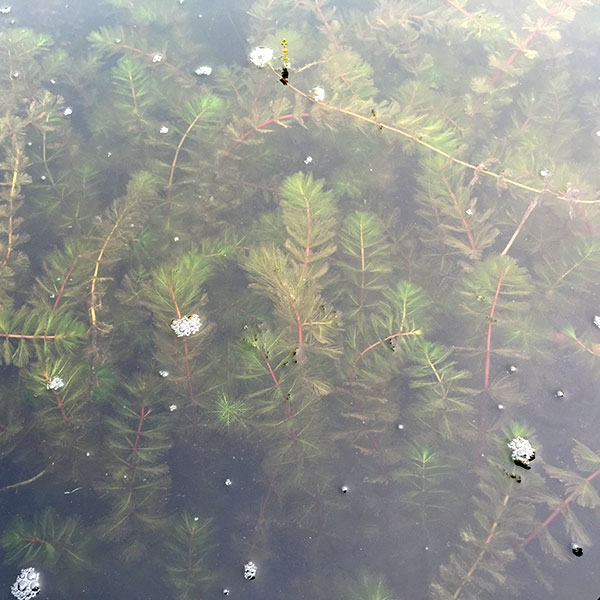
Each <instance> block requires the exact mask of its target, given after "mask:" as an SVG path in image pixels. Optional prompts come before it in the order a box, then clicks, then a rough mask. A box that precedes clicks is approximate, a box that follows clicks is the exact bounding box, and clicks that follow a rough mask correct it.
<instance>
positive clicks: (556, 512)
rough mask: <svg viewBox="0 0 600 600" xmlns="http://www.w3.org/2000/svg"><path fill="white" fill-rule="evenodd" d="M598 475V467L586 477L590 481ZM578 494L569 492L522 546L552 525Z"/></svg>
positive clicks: (599, 471)
mask: <svg viewBox="0 0 600 600" xmlns="http://www.w3.org/2000/svg"><path fill="white" fill-rule="evenodd" d="M598 475H600V469H598V470H597V471H594V472H593V473H592V474H591V475H590V476H589V477H586V478H585V480H586V481H587V482H588V483H589V482H590V481H593V480H594V479H595V478H596V477H597V476H598ZM576 495H577V492H576V491H575V492H573V493H571V494H569V496H567V497H566V498H565V499H564V500H563V503H562V504H561V505H560V506H559V507H558V508H557V509H556V510H554V511H553V512H552V513H551V514H550V516H549V517H548V518H547V519H546V520H545V521H544V522H543V523H540V524H539V525H538V526H537V527H536V528H535V529H534V530H533V531H532V532H531V533H530V534H529V535H528V536H527V538H525V541H524V542H523V543H522V544H521V548H524V547H525V546H527V544H529V542H531V541H532V540H534V539H535V538H536V537H537V536H538V535H539V534H540V533H541V532H542V531H543V530H544V529H546V527H548V525H550V523H552V521H554V519H556V517H557V516H558V515H559V514H560V513H561V511H562V510H563V509H564V508H565V507H566V506H568V505H569V504H570V503H571V502H572V501H573V500H574V499H575V496H576Z"/></svg>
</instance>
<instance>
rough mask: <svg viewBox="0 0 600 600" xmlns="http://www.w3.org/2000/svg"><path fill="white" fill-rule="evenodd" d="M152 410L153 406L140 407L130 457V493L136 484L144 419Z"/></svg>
mask: <svg viewBox="0 0 600 600" xmlns="http://www.w3.org/2000/svg"><path fill="white" fill-rule="evenodd" d="M151 412H152V409H151V408H148V409H146V407H145V406H144V405H143V404H142V406H141V407H140V418H139V420H138V426H137V430H136V432H135V440H134V442H133V446H132V447H131V456H130V458H129V464H128V467H129V470H130V471H131V475H130V476H129V494H130V495H131V494H132V493H133V484H134V475H135V470H136V467H137V463H136V458H137V452H138V448H139V446H140V440H141V439H142V429H143V427H144V421H145V419H146V417H147V416H148V415H149V414H150V413H151Z"/></svg>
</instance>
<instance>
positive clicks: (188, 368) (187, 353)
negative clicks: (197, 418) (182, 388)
mask: <svg viewBox="0 0 600 600" xmlns="http://www.w3.org/2000/svg"><path fill="white" fill-rule="evenodd" d="M169 292H171V298H172V300H173V306H174V307H175V314H176V315H177V318H178V319H181V311H180V310H179V303H178V302H177V298H176V297H175V290H174V289H173V287H172V286H169ZM183 355H184V356H185V385H186V387H187V391H188V396H189V398H190V402H191V403H192V404H194V388H193V387H192V367H191V365H190V349H189V347H188V343H187V339H186V338H184V339H183Z"/></svg>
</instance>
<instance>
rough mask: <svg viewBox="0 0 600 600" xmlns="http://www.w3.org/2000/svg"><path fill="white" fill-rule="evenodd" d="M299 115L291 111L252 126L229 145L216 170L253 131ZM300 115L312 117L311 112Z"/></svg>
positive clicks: (216, 170) (217, 169)
mask: <svg viewBox="0 0 600 600" xmlns="http://www.w3.org/2000/svg"><path fill="white" fill-rule="evenodd" d="M297 116H298V115H295V114H294V113H289V114H287V115H282V116H280V117H272V118H271V119H267V120H266V121H263V122H262V123H259V124H258V125H255V126H254V127H252V129H248V131H246V132H244V133H243V134H242V135H241V136H240V137H239V138H238V139H237V140H236V141H235V142H234V143H233V144H231V146H229V148H227V150H226V151H225V154H224V155H223V156H222V157H221V158H220V159H219V162H218V163H217V167H216V169H215V172H218V171H219V170H220V169H221V166H222V164H223V162H224V160H225V159H226V158H227V157H228V156H230V155H231V153H232V152H234V151H235V150H236V149H237V148H238V147H239V146H240V145H241V144H243V143H244V141H245V140H246V139H247V138H249V137H250V136H251V135H252V134H253V133H255V132H257V131H260V130H261V129H263V128H264V127H268V126H269V125H273V123H278V122H279V121H288V120H289V119H295V118H296V117H297ZM300 116H301V117H304V118H306V117H310V113H302V114H301V115H300Z"/></svg>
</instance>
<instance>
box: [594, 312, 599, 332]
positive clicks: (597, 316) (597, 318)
mask: <svg viewBox="0 0 600 600" xmlns="http://www.w3.org/2000/svg"><path fill="white" fill-rule="evenodd" d="M593 323H594V325H595V326H596V327H597V328H598V329H600V315H596V316H595V317H594V321H593Z"/></svg>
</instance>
